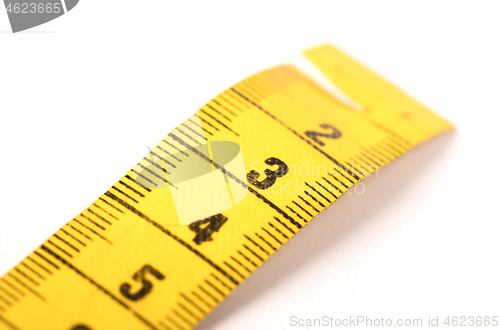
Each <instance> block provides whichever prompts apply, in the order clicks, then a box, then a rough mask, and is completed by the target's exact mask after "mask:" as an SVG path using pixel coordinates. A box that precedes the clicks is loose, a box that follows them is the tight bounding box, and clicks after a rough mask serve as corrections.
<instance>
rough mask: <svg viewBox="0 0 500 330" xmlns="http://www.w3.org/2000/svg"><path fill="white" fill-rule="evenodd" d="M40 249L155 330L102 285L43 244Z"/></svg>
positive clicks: (153, 327)
mask: <svg viewBox="0 0 500 330" xmlns="http://www.w3.org/2000/svg"><path fill="white" fill-rule="evenodd" d="M41 248H42V249H43V250H44V251H45V252H47V253H49V254H50V255H52V256H53V257H54V258H56V259H57V260H59V261H60V262H62V263H63V264H64V265H66V266H68V268H70V269H71V270H73V271H75V272H76V273H77V274H78V275H80V276H81V277H83V278H84V279H86V280H87V281H89V282H90V283H91V284H93V285H94V286H96V287H97V288H98V289H99V290H101V291H102V292H104V293H105V294H106V295H107V296H108V297H110V298H111V299H112V300H113V301H115V302H116V303H118V304H119V305H120V306H122V307H123V308H125V309H127V310H130V311H131V312H132V314H133V315H134V316H135V317H137V318H138V319H139V320H141V321H142V322H143V323H144V324H146V325H147V326H149V327H150V328H151V329H155V330H157V328H156V327H155V326H153V325H152V324H151V323H150V322H149V321H147V320H146V319H145V318H144V317H142V316H140V314H138V313H137V312H135V311H134V310H133V309H131V308H130V307H129V306H128V305H127V304H126V303H124V302H123V301H121V300H120V299H118V297H116V296H115V295H113V294H112V293H111V292H110V291H108V290H106V289H105V288H104V287H103V286H102V285H100V284H98V283H97V282H96V281H94V280H93V279H92V278H90V277H89V276H87V275H86V274H85V273H83V272H82V271H81V270H79V269H78V268H76V267H75V266H73V265H72V264H71V263H69V262H68V261H67V260H66V259H64V258H63V257H61V256H60V255H58V254H57V253H55V252H54V251H52V250H51V249H49V248H48V247H46V246H45V245H43V244H42V245H41Z"/></svg>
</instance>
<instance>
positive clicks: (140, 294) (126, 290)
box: [120, 265, 165, 301]
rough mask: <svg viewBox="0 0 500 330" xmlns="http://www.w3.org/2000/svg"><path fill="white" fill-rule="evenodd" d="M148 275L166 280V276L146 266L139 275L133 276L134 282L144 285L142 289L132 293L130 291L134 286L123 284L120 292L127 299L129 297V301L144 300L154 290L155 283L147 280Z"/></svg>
mask: <svg viewBox="0 0 500 330" xmlns="http://www.w3.org/2000/svg"><path fill="white" fill-rule="evenodd" d="M147 273H150V274H151V275H153V276H154V277H156V278H157V279H159V280H160V281H161V280H163V279H164V278H165V276H164V275H163V274H162V273H160V272H159V271H158V270H156V269H154V268H153V267H152V266H150V265H145V266H144V267H142V268H141V269H140V270H139V271H138V272H137V273H135V274H134V276H132V278H133V279H134V280H136V281H138V282H141V283H142V288H141V289H140V290H139V291H137V292H136V293H131V292H130V289H131V288H132V286H131V285H130V284H128V283H123V284H122V285H121V286H120V292H121V293H122V294H123V295H124V296H125V297H127V298H128V299H130V300H133V301H136V300H139V299H142V298H144V297H145V296H146V295H147V294H148V293H149V292H150V291H151V290H152V289H153V283H151V282H150V281H148V280H147V279H146V274H147Z"/></svg>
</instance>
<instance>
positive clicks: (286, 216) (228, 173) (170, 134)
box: [168, 133, 302, 228]
mask: <svg viewBox="0 0 500 330" xmlns="http://www.w3.org/2000/svg"><path fill="white" fill-rule="evenodd" d="M168 136H170V137H171V138H172V139H174V140H176V141H177V142H179V143H180V144H182V145H183V146H185V147H186V148H188V149H190V150H191V151H192V152H193V153H195V154H196V155H198V156H199V157H201V158H203V159H204V160H205V161H207V162H209V163H210V164H212V165H213V166H214V167H216V168H217V169H218V170H220V171H222V173H224V174H225V175H227V176H228V177H229V178H231V179H232V180H234V181H235V182H237V183H239V184H240V185H242V186H243V187H244V188H245V189H248V191H249V192H251V193H252V194H254V195H255V196H257V197H258V198H260V199H261V200H262V201H263V202H264V203H266V204H267V205H268V206H270V207H271V208H273V209H274V210H275V211H277V212H278V213H279V214H281V215H282V216H284V217H285V218H286V219H287V220H289V221H290V222H291V223H292V224H294V225H295V226H297V228H302V225H301V224H300V223H298V222H297V221H295V219H293V218H292V217H290V216H289V215H288V214H287V213H286V212H285V211H283V210H282V209H281V208H279V207H278V206H277V205H275V204H274V203H273V202H271V201H270V200H268V199H267V198H265V197H264V196H262V195H261V194H260V193H259V192H257V191H256V190H254V189H253V188H252V187H250V186H248V185H247V184H246V183H245V182H243V181H241V180H240V179H238V178H237V177H236V176H235V175H234V174H232V173H231V172H229V171H228V170H226V169H225V168H224V167H223V166H220V165H219V164H217V163H216V162H214V161H213V160H212V159H210V158H208V157H207V156H206V155H204V154H203V153H201V152H199V151H198V150H196V149H194V148H193V147H192V146H191V145H189V144H188V143H186V142H184V141H183V140H182V139H181V138H179V137H177V136H176V135H175V134H173V133H169V134H168Z"/></svg>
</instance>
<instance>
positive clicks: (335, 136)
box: [305, 123, 342, 146]
mask: <svg viewBox="0 0 500 330" xmlns="http://www.w3.org/2000/svg"><path fill="white" fill-rule="evenodd" d="M319 127H321V128H324V129H331V130H332V132H331V133H323V132H316V131H306V133H305V134H306V136H307V137H308V138H310V139H311V140H313V141H314V142H316V143H317V144H319V145H320V146H324V145H325V143H324V142H323V141H321V140H320V139H319V138H318V137H319V136H321V137H324V138H328V139H338V138H340V137H341V136H342V133H341V132H340V131H339V130H338V129H337V128H335V127H333V126H332V125H330V124H327V123H324V124H321V125H319Z"/></svg>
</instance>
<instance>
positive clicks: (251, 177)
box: [247, 157, 288, 189]
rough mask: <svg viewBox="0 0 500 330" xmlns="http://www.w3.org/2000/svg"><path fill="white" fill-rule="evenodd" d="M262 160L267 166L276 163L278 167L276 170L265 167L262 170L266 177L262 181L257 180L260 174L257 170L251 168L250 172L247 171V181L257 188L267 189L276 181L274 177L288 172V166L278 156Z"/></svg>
mask: <svg viewBox="0 0 500 330" xmlns="http://www.w3.org/2000/svg"><path fill="white" fill-rule="evenodd" d="M264 162H265V163H266V164H267V165H269V166H273V165H278V169H277V170H276V171H271V170H270V169H268V168H266V169H265V170H264V173H265V174H266V176H267V177H266V178H265V179H264V180H262V181H259V180H257V178H258V177H259V176H260V173H259V172H257V171H255V170H251V171H250V172H248V174H247V181H248V183H250V184H251V185H253V186H255V187H257V188H259V189H267V188H269V187H271V186H272V185H273V184H274V183H275V182H276V178H280V177H282V176H284V175H285V174H287V173H288V166H287V165H286V164H285V163H284V162H282V161H281V160H279V159H278V158H274V157H271V158H268V159H266V160H265V161H264Z"/></svg>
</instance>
